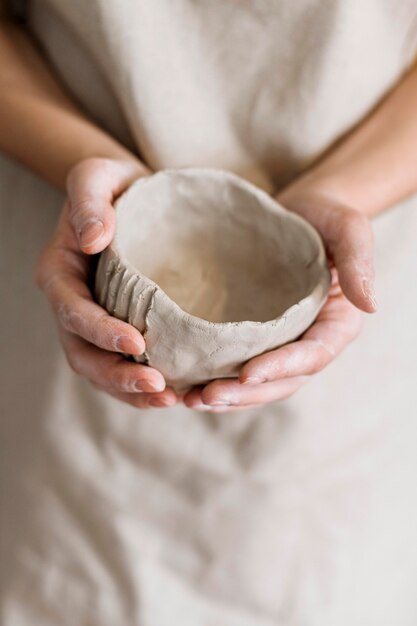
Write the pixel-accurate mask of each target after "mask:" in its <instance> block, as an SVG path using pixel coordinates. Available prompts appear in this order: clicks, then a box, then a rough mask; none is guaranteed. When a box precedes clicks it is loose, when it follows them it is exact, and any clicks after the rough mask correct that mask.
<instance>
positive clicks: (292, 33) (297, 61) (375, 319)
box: [0, 0, 417, 626]
mask: <svg viewBox="0 0 417 626" xmlns="http://www.w3.org/2000/svg"><path fill="white" fill-rule="evenodd" d="M27 19H28V22H27V25H28V28H29V29H30V30H31V31H32V32H33V34H34V35H35V36H36V38H37V39H38V41H39V42H40V44H41V45H42V47H43V49H44V51H45V54H46V55H47V57H48V58H49V60H50V62H51V64H52V65H53V67H54V69H55V71H56V72H57V73H58V74H59V75H60V77H61V80H62V81H63V82H64V84H65V85H66V86H67V88H68V89H69V90H70V91H71V93H72V94H73V96H74V97H76V98H77V99H78V101H79V102H80V104H81V105H82V106H84V107H85V109H86V110H87V111H88V112H89V114H90V115H91V116H93V117H94V119H96V120H97V121H98V122H99V123H100V124H101V125H102V126H103V127H104V128H106V129H107V130H108V131H109V132H111V133H112V134H113V135H115V136H116V137H117V138H118V139H119V140H120V141H122V142H124V143H125V144H126V145H127V146H129V147H131V149H133V150H137V151H138V153H140V154H141V156H142V157H143V158H144V160H145V161H146V162H147V163H148V164H149V165H150V166H151V167H152V168H154V169H155V170H158V169H161V168H165V167H188V166H212V167H222V168H225V169H228V170H231V171H233V172H235V173H237V174H239V175H241V176H243V177H245V178H247V179H248V180H251V181H252V182H255V183H257V184H258V185H260V186H262V187H263V188H265V189H266V190H268V191H271V192H272V191H273V190H275V189H278V188H279V187H281V186H283V185H284V184H285V183H286V182H287V181H289V180H291V179H292V178H293V177H294V176H296V175H297V174H298V173H299V172H300V171H302V170H303V169H304V168H306V167H308V165H309V164H310V163H311V162H312V161H313V160H314V159H315V158H316V157H317V156H318V155H319V154H320V153H321V152H322V151H323V150H325V149H326V148H328V147H329V145H330V144H331V143H332V142H333V141H335V140H336V139H337V138H339V137H340V136H341V135H342V134H343V133H344V132H346V131H347V130H349V129H350V128H351V127H352V126H353V125H354V124H355V123H357V122H358V121H359V120H360V119H361V118H363V116H364V115H366V114H367V113H368V112H369V111H370V110H371V109H372V107H373V106H374V105H375V104H376V103H377V102H378V101H379V100H380V99H381V97H383V96H384V95H385V94H386V93H387V91H388V90H389V89H391V88H392V87H393V85H394V84H395V82H396V81H397V80H398V79H399V78H400V77H401V75H402V74H403V72H404V71H405V70H406V69H407V68H408V67H409V65H410V63H411V62H412V60H413V59H414V57H415V54H416V51H417V4H416V3H415V2H414V0H333V1H330V0H298V1H297V2H294V1H290V0H285V1H284V0H33V1H32V2H30V3H29V6H28V12H27ZM61 204H62V196H61V195H60V194H59V193H57V192H56V191H54V190H52V189H51V188H50V187H49V186H48V185H47V184H46V183H44V182H42V181H40V180H38V179H36V178H35V177H34V176H33V175H32V174H30V173H29V172H28V171H26V170H25V169H24V168H23V167H21V166H19V165H18V164H16V163H13V162H12V161H11V160H9V159H7V158H6V157H5V156H2V157H1V160H0V208H1V213H0V215H1V235H0V236H1V241H0V244H1V245H0V254H1V257H2V259H1V264H0V265H1V272H2V282H1V290H2V300H1V312H0V315H1V319H0V324H1V333H2V350H1V367H2V369H1V383H0V384H1V400H0V402H1V407H2V411H1V412H2V419H1V429H2V432H1V435H2V436H1V445H2V450H1V463H2V467H1V470H2V480H3V487H2V509H1V513H2V528H1V539H2V549H1V554H0V563H1V566H0V569H1V574H2V586H1V602H0V604H1V609H0V610H1V625H2V626H29V625H30V626H128V625H129V626H131V625H132V626H177V624H178V625H180V624H181V626H272V625H280V626H281V625H282V626H316V625H317V626H336V625H337V626H348V625H349V626H353V625H358V626H363V625H364V624H366V625H367V626H372V625H377V624H378V626H392V625H393V624H396V625H398V626H415V624H416V623H417V600H416V597H415V588H416V580H417V489H416V488H415V480H416V478H415V477H416V475H417V454H416V446H417V444H416V441H417V420H416V410H415V408H414V407H413V405H414V395H415V394H414V388H415V381H416V375H417V365H416V358H415V347H416V345H417V331H416V325H415V310H416V306H417V290H416V286H415V268H416V259H417V253H416V238H417V215H416V204H417V201H416V200H415V199H411V200H409V201H408V202H407V203H404V204H403V205H402V206H399V207H396V208H394V209H393V210H391V211H390V212H387V213H386V214H385V215H383V216H380V217H378V218H377V219H376V220H375V235H376V269H377V283H376V287H377V295H378V300H379V304H380V309H379V312H378V313H377V315H375V316H372V317H366V319H365V320H364V330H363V333H362V335H361V337H360V338H359V339H358V340H357V341H356V342H355V343H354V344H352V345H351V346H350V347H349V348H348V349H347V350H346V351H345V352H344V353H343V355H342V356H340V357H339V358H338V359H337V360H336V361H335V362H334V363H333V364H332V365H331V366H329V367H328V368H327V369H326V370H325V371H323V372H321V373H320V374H317V375H316V376H314V377H313V379H312V380H311V382H309V383H308V384H307V385H306V386H305V387H304V388H303V389H302V390H301V391H299V392H298V393H297V394H296V395H294V397H293V398H291V399H290V400H288V401H285V402H275V403H272V404H269V405H267V406H265V407H260V408H258V409H253V410H247V411H241V412H237V413H231V414H229V415H221V414H218V415H209V414H201V413H199V412H196V411H192V410H189V409H187V408H185V407H183V406H182V405H178V406H176V407H174V408H172V409H169V410H157V409H152V410H149V411H139V410H135V409H133V408H132V407H129V406H125V405H123V404H121V403H118V402H117V401H116V400H113V399H111V398H110V397H107V396H106V395H104V394H100V393H98V392H96V391H95V390H94V389H93V388H92V387H91V386H90V385H89V384H88V383H87V382H85V381H83V380H81V379H79V378H78V377H76V376H75V375H74V374H73V373H72V372H71V371H70V369H69V367H68V365H67V364H66V361H65V357H64V355H63V352H62V351H61V349H60V346H59V342H58V339H57V335H56V332H55V323H54V320H53V317H52V314H51V313H50V311H49V308H48V305H47V303H46V301H45V299H44V297H43V296H42V295H41V294H40V293H39V292H38V291H37V290H36V288H35V287H34V285H33V281H32V276H33V269H34V265H35V261H36V258H37V256H38V254H39V252H40V250H41V248H42V246H43V245H44V244H45V243H46V242H47V240H48V238H49V236H50V234H51V232H52V229H53V226H54V223H55V221H56V218H57V215H58V212H59V210H60V208H61Z"/></svg>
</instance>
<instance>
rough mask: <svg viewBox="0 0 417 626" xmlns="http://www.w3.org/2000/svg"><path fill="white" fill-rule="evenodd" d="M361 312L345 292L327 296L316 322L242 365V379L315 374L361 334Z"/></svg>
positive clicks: (251, 380)
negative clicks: (296, 336) (278, 346)
mask: <svg viewBox="0 0 417 626" xmlns="http://www.w3.org/2000/svg"><path fill="white" fill-rule="evenodd" d="M360 327H361V313H360V312H359V311H358V309H357V308H355V307H354V306H353V304H351V303H350V302H349V301H348V300H347V299H346V298H345V296H344V295H343V294H342V293H339V294H338V295H336V296H333V297H331V298H329V299H328V301H327V302H326V304H325V306H324V307H323V309H322V310H321V312H320V314H319V316H318V317H317V320H316V321H315V322H314V324H313V325H312V326H311V327H310V328H309V329H308V330H307V331H306V332H305V333H304V335H302V337H301V338H300V339H299V340H298V341H294V342H292V343H289V344H287V345H285V346H282V347H281V348H277V349H276V350H272V351H270V352H266V353H264V354H261V355H260V356H257V357H255V358H253V359H251V360H250V361H248V362H247V363H245V365H244V366H243V367H242V369H241V371H240V373H239V380H240V382H241V383H243V384H245V385H246V384H247V385H253V384H259V383H261V382H267V381H271V380H278V379H284V378H287V377H294V376H306V375H308V376H309V375H311V374H315V373H316V372H319V371H320V370H322V369H323V368H324V367H326V365H328V364H329V363H330V362H331V361H332V360H333V359H334V358H335V357H336V356H337V355H338V354H340V352H341V351H342V350H343V349H344V348H345V346H347V345H348V344H349V343H350V342H351V341H353V339H355V338H356V337H357V335H358V334H359V330H360Z"/></svg>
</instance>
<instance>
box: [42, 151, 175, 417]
mask: <svg viewBox="0 0 417 626" xmlns="http://www.w3.org/2000/svg"><path fill="white" fill-rule="evenodd" d="M148 173H149V172H148V171H147V170H146V169H145V168H144V166H143V165H142V164H141V163H140V162H138V161H135V160H133V159H132V160H124V161H122V160H111V159H102V158H96V159H86V160H84V161H82V162H80V163H79V164H78V165H77V166H76V167H74V168H73V169H72V170H71V172H70V174H69V176H68V179H67V191H68V198H67V201H66V203H65V206H64V209H63V211H62V214H61V216H60V219H59V221H58V225H57V228H56V231H55V234H54V236H53V238H52V240H51V241H50V243H49V244H48V246H47V247H46V249H45V250H44V251H43V253H42V255H41V257H40V259H39V262H38V265H37V270H36V282H37V284H38V286H39V287H40V288H41V289H42V290H43V291H44V293H45V294H46V296H47V297H48V299H49V302H50V304H51V305H52V308H53V310H54V312H55V314H56V316H57V320H58V325H59V333H60V337H61V342H62V345H63V347H64V350H65V353H66V356H67V360H68V362H69V364H70V366H71V368H72V369H73V370H74V371H75V372H76V373H77V374H80V375H81V376H83V377H85V378H87V379H88V380H89V381H90V382H91V383H92V384H93V385H94V386H95V387H97V388H98V389H100V390H103V391H105V392H107V393H109V394H110V395H112V396H114V397H116V398H118V399H119V400H121V401H124V402H127V403H129V404H132V405H133V406H135V407H140V408H148V407H151V406H158V407H163V406H170V405H172V404H175V403H176V402H177V399H178V398H177V396H176V394H175V392H174V391H173V390H172V389H170V388H165V380H164V378H163V376H162V374H161V373H160V372H158V371H157V370H155V369H153V368H151V367H149V366H147V365H142V364H139V363H134V362H130V361H127V360H126V359H125V358H124V357H123V356H122V354H120V353H127V354H131V355H140V354H142V353H143V352H144V350H145V341H144V339H143V337H142V335H141V334H140V333H139V331H138V330H136V329H135V328H134V327H133V326H131V325H130V324H127V323H125V322H122V321H120V320H118V319H116V318H114V317H112V316H110V315H109V314H108V313H107V312H106V311H105V310H104V309H103V308H101V307H100V306H99V305H98V304H96V303H95V302H94V300H93V297H92V295H91V292H90V289H89V286H88V283H89V279H90V278H91V269H92V263H91V256H89V255H93V254H97V253H98V252H101V251H102V250H103V249H104V248H105V247H106V246H107V245H108V244H109V243H110V241H111V240H112V237H113V233H114V227H115V221H116V218H115V212H114V208H113V202H114V200H115V199H116V198H117V196H118V195H120V194H121V193H122V191H123V190H124V189H126V187H127V186H128V185H129V184H130V183H131V182H133V180H135V179H136V178H138V177H140V176H143V175H146V174H148Z"/></svg>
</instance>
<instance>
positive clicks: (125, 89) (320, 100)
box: [28, 0, 417, 188]
mask: <svg viewBox="0 0 417 626" xmlns="http://www.w3.org/2000/svg"><path fill="white" fill-rule="evenodd" d="M28 25H29V28H30V29H31V30H32V31H33V32H34V33H35V34H36V36H37V37H38V39H39V40H40V41H41V43H42V45H43V47H44V49H45V51H46V53H47V54H48V56H49V57H50V58H51V60H52V63H53V65H54V66H55V68H56V70H57V71H58V72H59V73H60V75H61V77H62V78H63V80H64V81H65V83H66V84H67V86H68V87H69V88H70V89H71V91H72V92H73V93H74V94H75V95H76V96H77V98H78V99H79V100H80V101H81V103H82V104H83V105H84V106H85V107H86V108H87V110H88V111H89V112H90V113H91V114H92V115H93V116H94V117H95V118H96V119H98V120H99V121H100V123H101V124H102V125H104V126H105V127H106V128H108V129H109V130H110V132H112V133H113V134H114V135H116V136H117V137H118V138H120V139H121V140H122V141H124V142H125V143H127V144H128V145H129V142H133V143H134V144H135V145H136V147H137V148H138V149H139V150H140V153H141V155H142V156H143V158H144V159H145V160H146V161H147V163H148V164H149V165H150V166H151V167H152V168H154V169H160V168H164V167H187V166H215V167H224V168H225V169H229V170H232V171H234V172H237V173H238V174H240V175H242V176H244V177H246V178H248V179H250V180H252V181H254V182H257V183H259V184H261V185H262V186H265V187H267V188H268V187H271V186H273V185H275V186H280V185H282V184H284V183H285V182H286V181H288V180H290V179H291V178H292V177H293V176H294V175H296V174H297V173H298V172H299V171H300V170H302V169H303V168H305V167H308V165H309V164H310V163H311V162H312V161H313V160H314V159H315V158H317V157H318V156H319V155H320V154H321V153H322V152H323V151H324V150H325V149H327V148H328V147H329V145H331V144H332V143H333V142H334V141H335V140H337V139H338V138H339V137H340V136H341V135H342V134H343V133H345V132H346V131H348V130H349V129H350V128H351V127H352V126H354V125H355V124H356V123H357V122H358V121H359V120H361V118H363V117H364V116H365V115H366V114H367V113H368V112H369V111H370V110H371V109H372V107H374V106H375V105H376V104H377V103H378V101H379V100H380V99H381V98H382V97H383V96H384V95H385V93H386V92H387V91H388V90H389V89H390V88H391V87H392V86H393V85H394V84H395V82H396V81H397V80H398V79H399V78H400V77H401V75H402V74H403V72H404V71H405V70H406V69H407V67H408V66H409V65H410V63H411V62H412V61H413V58H414V56H415V53H416V50H417V4H416V3H415V2H414V0H400V1H399V0H366V2H363V0H348V1H346V0H325V1H323V0H300V1H299V2H291V1H289V0H214V1H210V2H207V1H206V0H152V1H151V0H123V1H122V2H116V1H115V0H89V1H88V2H85V1H84V0H71V2H67V1H66V0H30V1H29V10H28ZM129 136H130V138H129Z"/></svg>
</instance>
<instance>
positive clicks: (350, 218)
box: [341, 208, 370, 234]
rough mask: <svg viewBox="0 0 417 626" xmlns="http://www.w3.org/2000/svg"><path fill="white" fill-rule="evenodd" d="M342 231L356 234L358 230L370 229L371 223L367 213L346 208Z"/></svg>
mask: <svg viewBox="0 0 417 626" xmlns="http://www.w3.org/2000/svg"><path fill="white" fill-rule="evenodd" d="M341 227H342V231H343V232H344V233H346V234H355V233H356V232H357V231H358V230H368V229H369V230H370V223H369V220H368V218H367V217H366V215H364V214H363V213H361V212H360V211H358V210H357V209H351V208H349V209H345V211H344V213H343V215H342V217H341Z"/></svg>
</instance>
